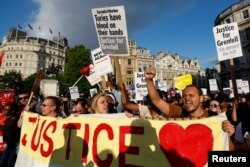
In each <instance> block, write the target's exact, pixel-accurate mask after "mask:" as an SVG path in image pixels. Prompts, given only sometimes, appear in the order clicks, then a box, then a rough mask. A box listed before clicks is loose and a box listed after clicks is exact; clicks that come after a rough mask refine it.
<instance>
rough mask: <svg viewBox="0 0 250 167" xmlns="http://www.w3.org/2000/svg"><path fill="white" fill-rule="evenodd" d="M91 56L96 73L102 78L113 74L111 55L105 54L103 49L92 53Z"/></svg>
mask: <svg viewBox="0 0 250 167" xmlns="http://www.w3.org/2000/svg"><path fill="white" fill-rule="evenodd" d="M91 55H92V61H93V64H94V66H95V69H96V72H97V73H98V74H99V75H100V76H102V75H105V74H108V73H111V72H113V67H112V63H111V57H110V55H106V54H103V52H102V50H101V48H97V49H95V50H93V51H91Z"/></svg>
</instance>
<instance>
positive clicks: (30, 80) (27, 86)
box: [23, 73, 40, 96]
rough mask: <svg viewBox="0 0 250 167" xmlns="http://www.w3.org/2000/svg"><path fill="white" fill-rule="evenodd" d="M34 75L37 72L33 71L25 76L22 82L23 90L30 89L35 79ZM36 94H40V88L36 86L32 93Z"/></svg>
mask: <svg viewBox="0 0 250 167" xmlns="http://www.w3.org/2000/svg"><path fill="white" fill-rule="evenodd" d="M36 75H37V73H34V74H32V75H30V76H29V77H27V78H25V79H24V81H23V83H24V87H23V88H24V90H30V91H31V89H32V86H33V83H34V82H35V80H36ZM34 94H35V95H36V96H39V94H40V89H39V87H38V89H37V90H36V91H35V93H34Z"/></svg>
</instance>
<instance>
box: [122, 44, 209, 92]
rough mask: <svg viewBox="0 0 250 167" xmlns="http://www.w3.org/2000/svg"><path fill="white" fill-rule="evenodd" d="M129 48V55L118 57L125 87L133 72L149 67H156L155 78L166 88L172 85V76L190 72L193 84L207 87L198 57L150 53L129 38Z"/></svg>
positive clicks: (131, 81)
mask: <svg viewBox="0 0 250 167" xmlns="http://www.w3.org/2000/svg"><path fill="white" fill-rule="evenodd" d="M129 48H130V55H129V56H123V57H119V63H120V68H121V75H122V80H123V82H124V83H125V85H126V86H127V87H128V86H129V85H131V84H133V83H134V72H143V71H144V70H145V69H146V68H151V67H154V68H156V71H157V76H156V80H157V81H159V82H165V83H166V85H167V88H170V87H173V85H174V82H173V79H174V77H176V76H179V75H183V74H191V75H192V76H193V83H194V84H196V85H198V86H200V87H207V82H206V78H205V71H204V70H203V69H201V67H200V64H199V61H198V59H196V58H195V59H191V60H188V59H181V58H180V56H179V55H178V54H175V55H171V54H170V52H167V53H166V54H163V53H162V52H159V53H157V54H156V55H152V54H151V52H150V49H148V48H143V47H137V45H136V41H134V40H129Z"/></svg>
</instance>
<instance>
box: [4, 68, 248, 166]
mask: <svg viewBox="0 0 250 167" xmlns="http://www.w3.org/2000/svg"><path fill="white" fill-rule="evenodd" d="M155 75H156V71H155V69H146V70H145V79H146V83H147V88H148V95H147V96H146V97H145V99H144V100H141V101H135V100H131V99H132V98H131V96H132V95H131V92H129V91H127V90H126V88H125V86H124V85H123V86H122V87H118V86H117V85H114V84H112V82H110V81H107V83H106V86H107V89H108V90H109V91H104V90H102V89H100V92H99V93H97V94H95V95H93V97H89V96H88V97H87V96H83V97H80V98H79V99H77V100H73V101H72V100H69V98H58V97H54V96H48V97H45V98H44V97H38V98H33V101H32V102H31V103H30V105H28V100H29V96H30V92H29V91H22V92H19V94H18V96H17V100H16V101H15V102H12V103H7V104H5V105H4V106H3V109H2V113H1V115H0V118H1V119H0V120H2V124H1V125H0V130H1V131H3V139H4V141H5V142H6V143H7V147H6V148H5V150H4V151H3V152H2V153H1V159H0V167H13V166H14V164H15V160H16V157H17V152H18V147H19V140H20V129H21V127H22V123H23V115H24V113H25V112H26V111H30V112H34V113H38V114H40V115H43V116H48V117H56V118H58V119H63V118H66V117H72V116H73V117H78V116H80V115H82V114H113V113H124V115H125V116H126V117H128V118H129V117H133V116H139V117H141V118H152V119H155V118H166V119H169V118H179V117H182V118H185V117H189V118H205V117H210V116H216V115H220V114H224V115H225V121H223V123H222V129H223V130H224V131H225V132H227V134H228V136H229V138H230V139H231V140H230V141H231V142H230V150H244V151H250V134H249V133H250V95H241V96H239V98H238V99H230V98H229V96H228V95H227V94H224V93H221V92H216V93H213V94H210V95H203V93H202V91H201V89H200V88H199V87H197V86H195V85H189V86H187V87H186V88H185V89H184V90H183V91H182V94H180V93H176V94H175V95H172V94H171V93H169V92H164V91H160V90H159V89H156V87H155V85H154V82H153V78H154V77H155ZM123 93H124V94H125V96H126V97H125V99H126V100H125V101H122V94H123Z"/></svg>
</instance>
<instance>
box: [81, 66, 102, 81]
mask: <svg viewBox="0 0 250 167" xmlns="http://www.w3.org/2000/svg"><path fill="white" fill-rule="evenodd" d="M85 77H86V78H87V80H88V81H89V83H90V84H91V85H92V86H94V85H95V84H97V83H99V82H101V81H102V78H101V76H100V75H99V74H98V73H97V72H96V70H95V66H93V64H90V71H89V75H86V76H85Z"/></svg>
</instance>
